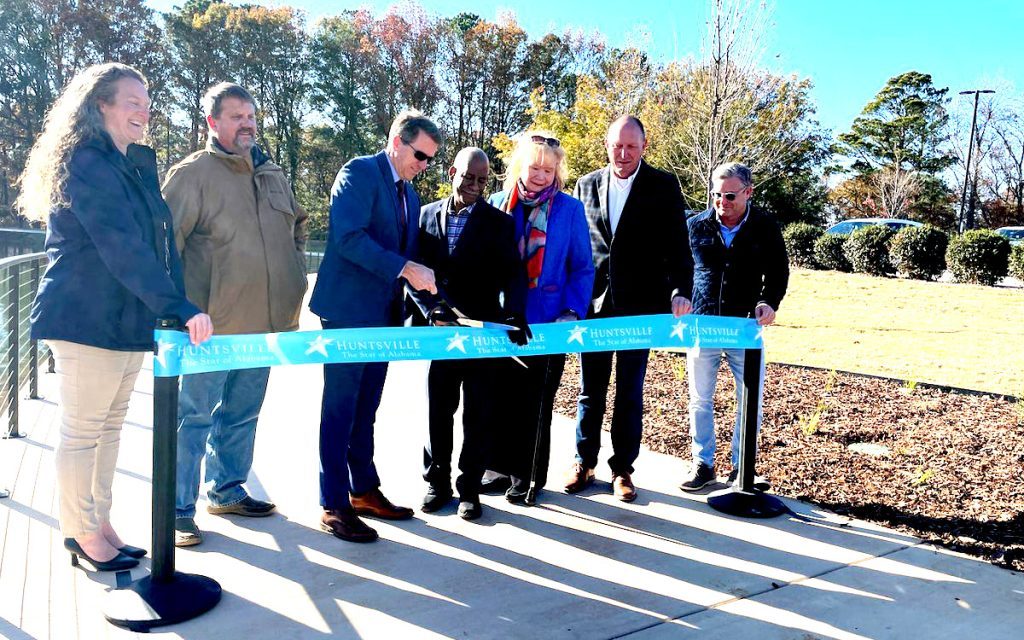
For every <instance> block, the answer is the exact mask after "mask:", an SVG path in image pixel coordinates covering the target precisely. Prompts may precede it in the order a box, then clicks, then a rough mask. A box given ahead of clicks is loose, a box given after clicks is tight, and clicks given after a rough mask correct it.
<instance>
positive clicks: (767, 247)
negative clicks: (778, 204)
mask: <svg viewBox="0 0 1024 640" xmlns="http://www.w3.org/2000/svg"><path fill="white" fill-rule="evenodd" d="M687 225H688V227H689V231H690V247H691V249H692V251H693V298H691V300H692V301H693V312H694V313H698V314H701V315H711V316H734V317H739V318H746V317H753V313H754V307H756V306H757V305H758V303H760V302H765V303H767V304H768V305H769V306H770V307H771V308H772V309H775V310H778V308H779V304H781V303H782V298H783V296H785V295H786V287H787V286H788V284H789V258H788V257H787V256H786V243H785V242H784V241H783V239H782V232H781V231H780V230H779V225H778V224H776V223H775V220H773V219H772V218H770V217H768V216H767V215H766V214H764V213H763V212H761V211H758V210H757V209H754V208H753V207H751V208H750V210H749V214H748V215H747V219H746V221H745V222H744V223H743V226H742V227H740V230H739V231H738V232H737V233H736V236H735V237H734V238H733V239H732V244H731V245H730V246H729V247H728V248H726V246H725V242H723V240H722V233H721V226H720V225H719V223H718V218H717V217H716V215H715V210H714V208H712V209H708V210H707V211H705V212H704V213H700V214H698V215H695V216H694V217H692V218H690V219H689V221H687Z"/></svg>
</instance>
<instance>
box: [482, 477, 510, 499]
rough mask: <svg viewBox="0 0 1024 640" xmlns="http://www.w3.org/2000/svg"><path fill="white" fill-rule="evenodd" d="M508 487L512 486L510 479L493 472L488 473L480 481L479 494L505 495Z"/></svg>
mask: <svg viewBox="0 0 1024 640" xmlns="http://www.w3.org/2000/svg"><path fill="white" fill-rule="evenodd" d="M510 486H512V478H510V477H508V476H506V475H502V474H500V473H497V472H495V471H488V472H486V473H485V474H484V477H483V480H481V481H480V493H487V494H490V495H500V494H502V493H505V491H506V490H508V488H509V487H510Z"/></svg>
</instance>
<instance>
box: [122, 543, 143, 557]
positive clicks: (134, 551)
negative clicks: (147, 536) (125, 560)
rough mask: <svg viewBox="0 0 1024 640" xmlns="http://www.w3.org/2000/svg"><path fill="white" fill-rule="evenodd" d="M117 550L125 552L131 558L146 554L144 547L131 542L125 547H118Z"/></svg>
mask: <svg viewBox="0 0 1024 640" xmlns="http://www.w3.org/2000/svg"><path fill="white" fill-rule="evenodd" d="M117 550H118V551H120V552H121V553H123V554H124V555H126V556H128V557H129V558H142V557H144V556H145V555H146V550H145V549H143V548H142V547H133V546H132V545H130V544H126V545H124V546H123V547H118V549H117Z"/></svg>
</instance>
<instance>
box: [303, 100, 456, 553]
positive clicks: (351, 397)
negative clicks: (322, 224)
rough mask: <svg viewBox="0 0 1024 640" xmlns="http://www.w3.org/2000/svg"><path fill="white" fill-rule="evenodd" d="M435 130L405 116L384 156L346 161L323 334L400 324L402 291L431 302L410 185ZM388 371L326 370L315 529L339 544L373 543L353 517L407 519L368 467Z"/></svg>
mask: <svg viewBox="0 0 1024 640" xmlns="http://www.w3.org/2000/svg"><path fill="white" fill-rule="evenodd" d="M441 139H442V138H441V132H440V131H439V130H438V128H437V125H435V124H434V123H433V122H432V121H430V120H429V119H428V118H426V117H425V116H424V115H423V114H422V113H420V112H418V111H414V110H409V111H404V112H402V113H400V114H399V115H398V117H397V118H396V119H395V121H394V123H393V124H392V125H391V131H390V133H389V135H388V143H387V147H386V148H385V150H384V151H382V152H380V153H378V154H377V155H374V156H364V157H359V158H355V159H353V160H350V161H349V162H348V163H347V164H346V165H345V166H344V167H342V169H341V171H340V172H338V177H337V179H335V181H334V187H333V188H332V189H331V209H330V218H329V223H328V224H329V226H328V230H327V248H326V250H325V252H324V260H323V263H322V264H321V265H320V271H319V274H318V275H317V281H316V286H315V287H314V289H313V296H312V299H311V300H310V304H309V307H310V309H312V310H313V313H315V314H317V315H318V316H320V320H321V322H322V324H323V327H324V328H325V329H340V328H348V327H384V326H394V325H399V324H401V321H402V308H403V297H404V294H403V291H404V286H405V285H406V284H408V286H409V287H410V288H411V289H414V290H425V291H429V292H431V293H436V291H437V289H436V287H435V286H434V273H433V271H431V270H430V269H429V268H427V267H425V266H423V265H421V264H419V263H417V262H414V261H413V258H414V257H415V256H416V254H417V241H418V236H419V233H418V228H417V225H416V220H417V215H418V213H419V210H420V201H419V198H418V197H417V196H416V192H415V191H413V189H412V185H410V184H409V181H410V180H412V179H413V178H414V177H415V176H416V175H417V174H418V173H420V172H421V171H423V170H424V169H426V168H427V164H428V163H429V162H430V160H431V159H433V157H434V155H435V154H436V153H437V149H438V146H439V145H440V144H441ZM387 370H388V366H387V363H386V362H382V363H357V364H328V365H324V394H323V403H322V409H321V416H320V504H321V506H323V508H324V513H323V517H322V518H321V528H322V529H323V530H324V531H327V532H329V533H332V534H334V535H335V536H337V537H338V538H341V539H342V540H348V541H351V542H371V541H373V540H376V538H377V532H376V531H374V530H373V529H371V528H370V527H368V526H367V525H366V524H365V523H364V522H363V521H362V520H360V519H359V515H369V516H375V517H378V518H383V519H388V520H405V519H408V518H411V517H412V509H409V508H405V507H396V506H395V505H393V504H391V502H390V501H389V500H388V499H387V498H386V497H384V494H383V493H381V491H380V479H379V478H378V476H377V470H376V468H375V467H374V464H373V423H374V419H375V417H376V414H377V407H378V406H379V405H380V398H381V392H382V391H383V389H384V379H385V377H386V376H387Z"/></svg>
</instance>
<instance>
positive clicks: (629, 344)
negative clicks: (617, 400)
mask: <svg viewBox="0 0 1024 640" xmlns="http://www.w3.org/2000/svg"><path fill="white" fill-rule="evenodd" d="M530 329H531V330H532V331H533V339H532V340H531V341H530V344H528V345H526V346H523V347H520V346H518V345H516V344H514V343H512V342H511V341H510V340H509V339H508V334H507V332H505V331H504V330H502V329H490V328H471V327H374V328H361V329H324V330H321V331H293V332H288V333H259V334H244V335H233V336H217V335H215V336H213V337H212V338H210V339H209V340H207V341H206V342H204V343H202V344H200V345H193V344H191V342H189V339H188V334H187V333H183V332H180V331H165V330H157V331H155V332H154V339H155V341H156V354H155V355H154V357H153V375H154V376H156V377H172V376H180V375H188V374H191V373H207V372H210V371H228V370H232V369H254V368H257V367H276V366H280V365H288V364H328V363H330V364H337V363H345V362H385V361H392V360H452V359H458V358H501V357H508V356H538V355H550V354H556V353H579V352H584V351H623V350H627V349H669V348H684V349H685V348H693V347H698V348H713V349H760V348H761V346H762V340H761V331H762V327H760V326H758V324H757V322H756V321H754V320H751V319H747V318H728V317H722V316H696V315H686V316H682V317H680V318H676V317H674V316H672V315H670V314H664V315H649V316H624V317H620V318H601V319H599V320H581V321H579V322H556V323H549V324H534V325H530Z"/></svg>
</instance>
